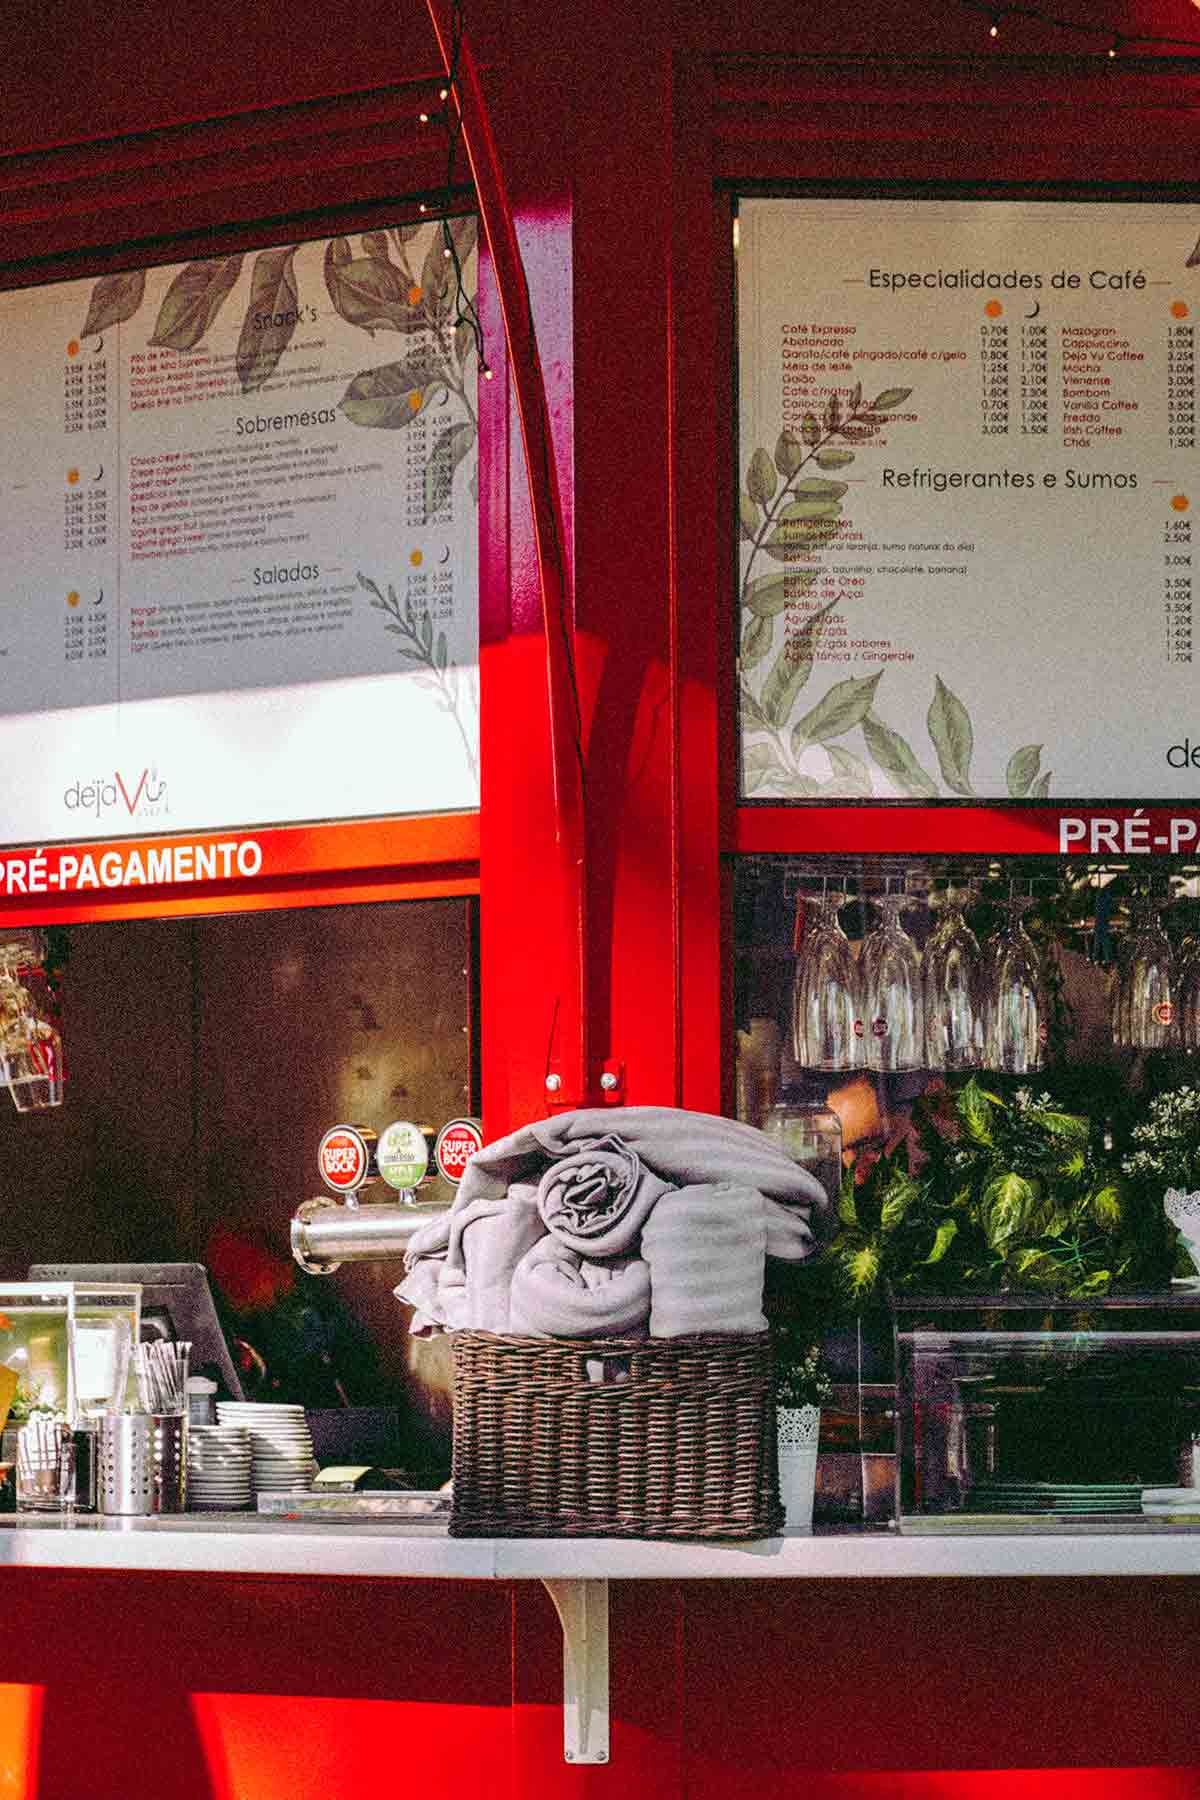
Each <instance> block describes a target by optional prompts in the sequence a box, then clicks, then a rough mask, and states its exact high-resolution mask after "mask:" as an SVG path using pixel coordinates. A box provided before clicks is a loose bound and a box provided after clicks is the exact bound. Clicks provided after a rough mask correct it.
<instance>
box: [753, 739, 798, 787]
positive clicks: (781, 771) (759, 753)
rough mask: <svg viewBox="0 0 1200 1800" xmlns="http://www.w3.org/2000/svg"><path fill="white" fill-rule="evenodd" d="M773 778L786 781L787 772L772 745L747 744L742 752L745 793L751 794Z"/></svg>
mask: <svg viewBox="0 0 1200 1800" xmlns="http://www.w3.org/2000/svg"><path fill="white" fill-rule="evenodd" d="M771 776H774V777H775V779H776V780H779V781H783V780H787V779H788V771H787V770H786V769H785V768H784V766H783V764H782V763H781V762H780V760H779V752H778V750H777V749H776V748H775V746H774V744H747V745H746V746H745V748H744V749H743V751H742V783H743V787H744V789H745V791H746V792H747V793H749V794H752V793H753V792H754V790H755V788H757V787H761V786H762V784H763V782H764V781H766V780H768V779H769V778H770V777H771Z"/></svg>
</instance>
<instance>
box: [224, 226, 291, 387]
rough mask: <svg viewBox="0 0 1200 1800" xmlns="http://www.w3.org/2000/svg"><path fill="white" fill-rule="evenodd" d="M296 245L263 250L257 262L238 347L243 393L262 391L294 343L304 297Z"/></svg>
mask: <svg viewBox="0 0 1200 1800" xmlns="http://www.w3.org/2000/svg"><path fill="white" fill-rule="evenodd" d="M295 254H296V246H295V245H293V246H292V247H291V249H284V250H263V251H261V252H260V253H259V255H258V256H256V257H255V259H254V273H253V274H252V276H251V277H250V304H249V305H248V306H247V308H246V317H245V318H244V319H243V321H242V332H241V336H240V337H239V339H238V347H237V372H238V380H239V381H240V382H241V384H242V392H243V394H249V393H251V392H253V390H254V389H255V388H260V387H261V386H262V384H263V382H264V381H266V380H267V378H268V377H269V376H270V375H272V374H274V372H275V369H276V367H277V366H278V363H279V359H280V357H281V356H282V355H283V353H284V351H285V350H286V349H287V347H288V345H289V344H290V343H291V341H292V337H293V334H294V333H295V330H296V321H297V319H298V318H299V317H300V296H299V294H298V293H297V291H296V274H295V270H294V269H293V267H292V259H293V258H294V256H295Z"/></svg>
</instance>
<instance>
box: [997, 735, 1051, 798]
mask: <svg viewBox="0 0 1200 1800" xmlns="http://www.w3.org/2000/svg"><path fill="white" fill-rule="evenodd" d="M1041 760H1042V746H1041V745H1040V744H1026V745H1025V747H1024V748H1023V749H1021V750H1014V751H1013V753H1012V755H1011V756H1010V757H1009V759H1008V767H1007V769H1006V770H1005V780H1006V781H1007V783H1008V791H1009V793H1010V794H1011V795H1012V797H1013V799H1014V800H1023V799H1024V798H1025V796H1026V794H1028V792H1029V790H1030V788H1031V787H1032V786H1033V783H1034V781H1035V780H1036V778H1037V772H1038V767H1039V765H1040V763H1041Z"/></svg>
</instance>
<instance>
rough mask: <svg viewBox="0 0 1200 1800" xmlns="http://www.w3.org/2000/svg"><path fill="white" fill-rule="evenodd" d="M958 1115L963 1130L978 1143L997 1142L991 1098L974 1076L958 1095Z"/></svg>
mask: <svg viewBox="0 0 1200 1800" xmlns="http://www.w3.org/2000/svg"><path fill="white" fill-rule="evenodd" d="M958 1116H959V1118H960V1119H961V1120H962V1125H963V1130H964V1131H965V1132H966V1134H967V1136H968V1137H969V1138H973V1139H974V1141H975V1143H977V1144H993V1143H995V1135H994V1133H993V1130H992V1120H993V1118H994V1116H995V1114H994V1108H993V1106H992V1102H991V1099H990V1098H989V1096H988V1095H987V1094H986V1093H985V1092H984V1090H983V1089H982V1088H981V1087H980V1085H979V1083H978V1082H977V1081H976V1080H975V1077H974V1076H972V1077H971V1079H970V1080H969V1081H968V1082H967V1084H966V1086H965V1087H964V1088H963V1089H962V1091H961V1092H960V1093H959V1096H958Z"/></svg>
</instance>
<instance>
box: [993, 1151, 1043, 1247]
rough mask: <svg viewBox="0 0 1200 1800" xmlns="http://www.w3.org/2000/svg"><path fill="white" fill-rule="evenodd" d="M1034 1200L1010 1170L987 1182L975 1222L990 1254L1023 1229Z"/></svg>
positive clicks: (1023, 1181)
mask: <svg viewBox="0 0 1200 1800" xmlns="http://www.w3.org/2000/svg"><path fill="white" fill-rule="evenodd" d="M1035 1199H1036V1194H1035V1191H1034V1189H1033V1187H1032V1186H1031V1185H1030V1183H1029V1182H1028V1181H1026V1179H1025V1177H1024V1176H1023V1175H1017V1174H1016V1173H1015V1172H1014V1171H1013V1170H1011V1169H1009V1170H1006V1171H1005V1173H1004V1174H1002V1175H996V1176H993V1178H992V1180H991V1181H989V1182H988V1184H987V1186H986V1187H985V1188H984V1190H983V1193H982V1194H981V1195H980V1199H979V1220H980V1224H981V1225H982V1226H983V1229H984V1232H985V1234H986V1236H987V1241H988V1243H989V1244H990V1245H991V1246H992V1248H993V1250H998V1249H1000V1248H1002V1247H1003V1246H1004V1245H1006V1244H1008V1243H1009V1242H1011V1240H1012V1239H1013V1238H1014V1237H1017V1236H1018V1235H1019V1234H1020V1233H1021V1232H1022V1231H1023V1230H1024V1229H1025V1226H1026V1225H1027V1223H1028V1221H1029V1216H1030V1213H1031V1212H1032V1210H1033V1204H1034V1201H1035Z"/></svg>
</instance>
